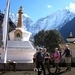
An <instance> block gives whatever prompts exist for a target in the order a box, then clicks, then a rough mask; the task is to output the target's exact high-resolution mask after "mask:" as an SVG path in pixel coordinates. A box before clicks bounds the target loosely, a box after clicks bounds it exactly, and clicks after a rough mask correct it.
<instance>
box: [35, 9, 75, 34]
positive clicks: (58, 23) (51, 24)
mask: <svg viewBox="0 0 75 75" xmlns="http://www.w3.org/2000/svg"><path fill="white" fill-rule="evenodd" d="M74 17H75V14H74V13H72V12H70V11H69V10H58V11H56V12H54V13H52V14H51V15H49V16H46V17H44V18H41V19H39V20H38V21H37V22H35V23H34V29H35V28H36V30H35V33H36V32H38V31H39V30H41V29H45V30H49V29H60V28H61V27H63V25H65V24H66V23H67V22H68V21H70V20H72V19H73V18H74Z"/></svg>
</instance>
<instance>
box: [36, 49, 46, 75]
mask: <svg viewBox="0 0 75 75" xmlns="http://www.w3.org/2000/svg"><path fill="white" fill-rule="evenodd" d="M42 50H43V49H42V48H39V51H38V52H37V53H36V67H37V69H38V75H41V73H42V71H43V74H44V75H46V73H45V68H44V64H43V61H44V56H43V53H42ZM39 69H41V71H40V70H39Z"/></svg>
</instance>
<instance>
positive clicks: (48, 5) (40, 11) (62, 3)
mask: <svg viewBox="0 0 75 75" xmlns="http://www.w3.org/2000/svg"><path fill="white" fill-rule="evenodd" d="M5 6H6V0H0V10H2V12H4V9H5ZM20 6H23V8H24V13H25V14H27V15H28V16H30V17H31V19H32V20H33V21H36V20H38V19H39V18H41V17H46V16H47V15H50V14H51V13H53V12H54V11H57V10H59V9H69V10H71V11H73V12H75V0H11V5H10V13H14V14H17V12H18V9H19V7H20Z"/></svg>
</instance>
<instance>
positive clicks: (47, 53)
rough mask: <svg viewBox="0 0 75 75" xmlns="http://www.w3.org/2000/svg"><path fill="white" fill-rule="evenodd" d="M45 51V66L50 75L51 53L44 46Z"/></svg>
mask: <svg viewBox="0 0 75 75" xmlns="http://www.w3.org/2000/svg"><path fill="white" fill-rule="evenodd" d="M43 53H44V61H45V66H46V68H47V71H48V74H49V75H50V64H49V63H50V59H51V58H50V53H49V52H47V49H46V48H43Z"/></svg>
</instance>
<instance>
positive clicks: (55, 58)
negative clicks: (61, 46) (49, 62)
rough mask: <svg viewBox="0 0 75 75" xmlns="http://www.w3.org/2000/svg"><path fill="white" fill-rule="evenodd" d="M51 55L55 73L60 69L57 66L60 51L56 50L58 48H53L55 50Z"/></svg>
mask: <svg viewBox="0 0 75 75" xmlns="http://www.w3.org/2000/svg"><path fill="white" fill-rule="evenodd" d="M53 57H54V64H55V67H56V70H55V73H57V72H59V71H60V70H61V69H60V68H59V61H60V53H59V51H58V48H55V52H54V54H53Z"/></svg>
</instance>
